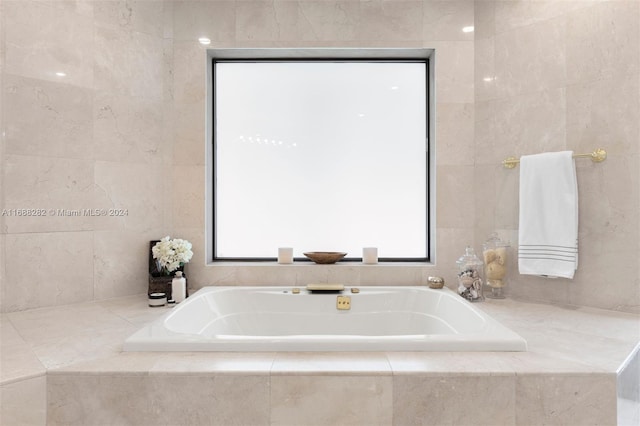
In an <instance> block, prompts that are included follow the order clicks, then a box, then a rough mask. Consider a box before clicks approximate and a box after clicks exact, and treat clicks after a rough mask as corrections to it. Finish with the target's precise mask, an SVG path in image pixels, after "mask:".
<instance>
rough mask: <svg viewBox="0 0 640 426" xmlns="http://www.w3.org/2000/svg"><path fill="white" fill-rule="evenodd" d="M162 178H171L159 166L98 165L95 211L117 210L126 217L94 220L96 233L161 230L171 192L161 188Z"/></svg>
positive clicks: (101, 163) (96, 169)
mask: <svg viewBox="0 0 640 426" xmlns="http://www.w3.org/2000/svg"><path fill="white" fill-rule="evenodd" d="M165 175H171V171H170V169H167V168H164V167H162V165H148V164H136V163H114V162H107V161H97V162H96V163H95V183H96V196H95V201H94V203H95V205H96V206H97V207H96V208H100V209H120V210H123V211H125V212H126V213H125V214H123V215H121V216H109V215H107V216H100V217H96V218H94V224H95V229H110V230H114V229H120V230H123V229H127V230H134V231H136V232H140V233H146V232H148V231H152V230H157V229H159V228H161V227H162V226H163V221H164V217H163V211H164V209H165V206H166V201H167V200H170V197H171V192H170V190H168V189H167V188H165V186H164V185H165V184H164V176H165ZM143 263H144V261H142V260H141V264H143Z"/></svg>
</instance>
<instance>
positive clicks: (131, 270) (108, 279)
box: [93, 230, 164, 299]
mask: <svg viewBox="0 0 640 426" xmlns="http://www.w3.org/2000/svg"><path fill="white" fill-rule="evenodd" d="M163 236H164V235H161V233H160V230H157V231H155V232H154V231H153V230H150V231H148V232H146V233H139V232H132V231H130V230H124V231H119V230H118V231H95V233H94V242H93V259H94V260H93V273H94V288H95V298H96V299H108V298H111V297H119V296H124V295H130V294H142V293H146V292H147V290H148V284H149V280H148V277H149V268H148V262H147V259H148V256H149V241H153V240H157V239H160V238H162V237H163Z"/></svg>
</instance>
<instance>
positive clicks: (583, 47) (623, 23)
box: [566, 1, 640, 84]
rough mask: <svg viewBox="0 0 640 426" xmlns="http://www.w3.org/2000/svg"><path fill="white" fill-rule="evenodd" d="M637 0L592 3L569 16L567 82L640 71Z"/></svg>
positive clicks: (578, 81) (625, 74)
mask: <svg viewBox="0 0 640 426" xmlns="http://www.w3.org/2000/svg"><path fill="white" fill-rule="evenodd" d="M638 8H640V2H637V1H613V2H590V4H589V7H584V8H581V9H578V10H575V11H572V12H571V13H569V14H568V15H567V33H566V37H567V38H566V49H567V82H568V83H569V84H573V83H586V82H590V81H594V80H599V79H602V78H612V77H622V76H627V75H630V74H635V75H637V74H638V72H640V48H639V47H638V34H639V33H640V22H638Z"/></svg>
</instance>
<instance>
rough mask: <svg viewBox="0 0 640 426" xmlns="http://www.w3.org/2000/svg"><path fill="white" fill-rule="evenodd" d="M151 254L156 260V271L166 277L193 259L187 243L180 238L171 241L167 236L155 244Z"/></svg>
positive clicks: (189, 244) (189, 245)
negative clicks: (163, 273) (165, 274)
mask: <svg viewBox="0 0 640 426" xmlns="http://www.w3.org/2000/svg"><path fill="white" fill-rule="evenodd" d="M151 252H152V253H153V258H154V259H156V264H157V265H158V270H159V271H161V272H165V273H167V275H168V274H170V273H171V272H173V271H175V270H176V269H178V268H179V267H181V266H183V265H184V264H185V263H188V262H189V261H190V260H191V257H193V252H192V251H191V243H190V242H189V241H187V240H181V239H180V238H174V239H171V237H169V236H168V235H167V236H166V237H164V238H163V239H161V240H160V241H159V242H157V243H156V244H155V245H154V246H153V248H152V249H151Z"/></svg>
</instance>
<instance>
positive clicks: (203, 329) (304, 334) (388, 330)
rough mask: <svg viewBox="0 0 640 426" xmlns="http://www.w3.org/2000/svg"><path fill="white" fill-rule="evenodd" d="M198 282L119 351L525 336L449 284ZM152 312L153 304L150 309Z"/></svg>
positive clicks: (507, 346)
mask: <svg viewBox="0 0 640 426" xmlns="http://www.w3.org/2000/svg"><path fill="white" fill-rule="evenodd" d="M357 288H358V289H359V290H360V292H359V293H357V294H353V293H351V288H350V287H347V288H346V289H345V290H344V291H343V292H342V293H340V295H344V296H349V297H351V309H350V310H338V309H337V306H336V302H337V296H338V294H318V293H313V294H312V293H310V292H308V291H306V290H305V289H301V292H300V293H299V294H294V293H292V289H293V287H204V288H202V289H200V290H198V291H197V292H196V293H194V294H193V295H192V296H191V297H189V298H188V299H187V300H185V301H184V302H182V303H181V304H179V305H178V306H176V307H175V308H173V309H172V310H170V311H169V312H167V314H166V315H163V316H162V317H161V318H159V319H158V320H156V321H154V322H153V323H151V324H149V325H147V326H145V327H143V328H142V329H141V330H139V331H137V332H136V333H134V334H133V335H132V336H131V337H129V338H128V339H127V340H126V341H125V343H124V350H125V351H242V352H262V351H269V352H271V351H526V350H527V343H526V341H525V340H524V339H523V338H522V337H520V336H519V335H517V334H516V333H514V332H513V331H511V330H509V329H508V328H507V327H505V326H503V325H502V324H500V323H499V322H497V321H496V320H494V319H493V318H491V317H489V316H488V315H487V314H486V313H484V312H482V311H481V310H480V309H477V308H476V307H475V306H473V305H472V304H471V303H469V302H467V301H466V300H464V299H462V298H461V297H460V296H458V295H457V294H455V293H454V292H452V291H450V290H448V289H446V288H445V289H442V290H432V289H429V288H426V287H395V286H393V287H379V286H374V287H365V286H358V287H357ZM150 309H156V308H150Z"/></svg>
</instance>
